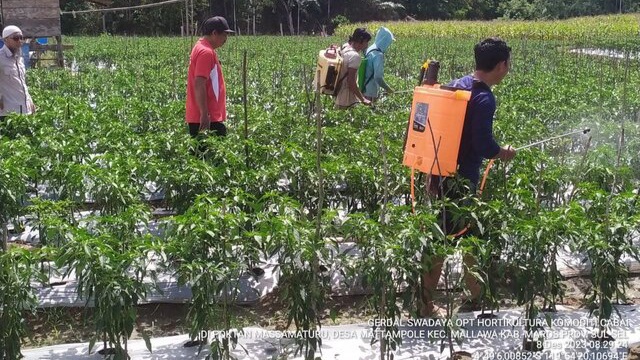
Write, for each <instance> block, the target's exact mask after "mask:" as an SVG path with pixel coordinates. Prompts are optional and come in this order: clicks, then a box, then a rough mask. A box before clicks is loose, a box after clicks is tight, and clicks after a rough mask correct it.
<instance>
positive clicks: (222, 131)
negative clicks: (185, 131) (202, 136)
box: [189, 122, 227, 138]
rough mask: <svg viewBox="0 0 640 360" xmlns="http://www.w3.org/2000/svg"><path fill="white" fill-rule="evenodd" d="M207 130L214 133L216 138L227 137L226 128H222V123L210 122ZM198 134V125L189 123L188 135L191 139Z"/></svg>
mask: <svg viewBox="0 0 640 360" xmlns="http://www.w3.org/2000/svg"><path fill="white" fill-rule="evenodd" d="M209 130H211V131H215V132H216V135H218V136H226V135H227V127H226V126H224V123H223V122H211V124H209ZM199 133H200V124H192V123H189V135H191V137H192V138H195V137H197V136H198V134H199Z"/></svg>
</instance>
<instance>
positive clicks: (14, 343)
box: [0, 247, 45, 360]
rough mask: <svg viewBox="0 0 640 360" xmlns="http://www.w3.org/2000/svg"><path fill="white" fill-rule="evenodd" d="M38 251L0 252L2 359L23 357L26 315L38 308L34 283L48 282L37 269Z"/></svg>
mask: <svg viewBox="0 0 640 360" xmlns="http://www.w3.org/2000/svg"><path fill="white" fill-rule="evenodd" d="M38 257H39V253H38V252H37V251H29V250H25V249H21V248H17V247H13V248H11V249H9V250H8V251H6V252H0V360H14V359H21V358H23V356H22V353H21V351H20V350H21V345H22V344H21V342H22V338H23V337H24V336H26V335H27V329H26V323H25V321H24V315H25V312H31V313H32V314H35V311H36V307H37V305H38V299H37V298H36V296H35V294H34V293H33V290H32V288H31V282H32V281H45V280H44V279H43V274H42V273H41V272H40V271H39V269H38V262H39V261H38V260H39V259H38Z"/></svg>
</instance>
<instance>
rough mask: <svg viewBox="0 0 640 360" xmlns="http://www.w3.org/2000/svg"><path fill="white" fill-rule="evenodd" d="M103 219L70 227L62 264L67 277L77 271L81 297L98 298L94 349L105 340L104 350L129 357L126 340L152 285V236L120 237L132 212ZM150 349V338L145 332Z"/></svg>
mask: <svg viewBox="0 0 640 360" xmlns="http://www.w3.org/2000/svg"><path fill="white" fill-rule="evenodd" d="M121 216H122V217H121V218H119V219H117V220H115V219H116V216H112V217H110V218H104V219H98V223H97V224H95V227H94V228H93V229H92V230H91V231H89V230H87V229H83V228H77V227H76V228H71V229H70V231H69V232H67V234H66V236H67V241H66V245H65V246H64V247H63V248H61V249H60V254H59V257H58V258H57V259H56V266H57V267H58V268H63V267H67V271H66V272H65V274H64V277H67V276H69V275H70V274H71V273H74V274H75V276H76V279H77V283H78V285H77V292H78V296H79V298H81V299H83V300H84V301H85V306H89V304H90V302H91V301H93V307H94V311H93V316H92V321H93V322H94V324H95V334H94V335H93V336H92V337H91V339H90V341H89V351H91V350H92V349H93V347H94V345H95V343H96V342H97V341H100V340H102V342H103V344H104V348H103V350H101V353H102V354H110V355H114V358H115V359H129V358H130V357H129V355H128V354H127V342H128V339H129V337H130V336H131V333H132V332H133V329H134V326H135V322H136V306H137V305H138V303H139V301H140V300H142V299H144V298H145V297H146V294H147V291H148V290H149V289H148V288H149V285H147V284H145V283H144V282H143V280H144V278H145V276H146V275H147V274H148V271H147V267H148V261H149V260H148V252H149V251H150V250H151V249H152V248H153V247H152V243H151V239H150V237H149V236H140V235H136V234H135V232H133V231H132V235H128V236H127V237H126V238H124V239H123V238H121V237H120V236H121V235H122V234H121V233H120V232H119V231H114V229H118V228H119V229H122V227H120V226H118V225H115V226H114V224H127V223H129V222H130V221H131V217H130V216H131V214H128V213H124V214H122V215H121ZM142 335H143V337H144V338H145V341H146V345H147V349H149V351H151V343H150V342H149V339H148V337H147V335H146V333H144V332H143V334H142Z"/></svg>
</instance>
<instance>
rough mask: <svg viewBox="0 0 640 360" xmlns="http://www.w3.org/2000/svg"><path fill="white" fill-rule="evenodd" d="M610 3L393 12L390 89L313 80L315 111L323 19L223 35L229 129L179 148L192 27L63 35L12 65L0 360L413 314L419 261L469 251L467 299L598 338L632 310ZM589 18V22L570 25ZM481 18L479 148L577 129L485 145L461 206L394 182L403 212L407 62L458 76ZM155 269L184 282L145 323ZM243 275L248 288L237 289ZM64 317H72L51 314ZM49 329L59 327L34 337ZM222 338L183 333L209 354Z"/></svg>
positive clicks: (622, 48)
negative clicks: (18, 96)
mask: <svg viewBox="0 0 640 360" xmlns="http://www.w3.org/2000/svg"><path fill="white" fill-rule="evenodd" d="M630 19H631V20H630ZM633 19H636V20H637V17H635V16H623V17H606V18H596V19H595V20H591V21H593V22H590V20H588V19H586V20H582V21H577V22H572V23H570V25H571V26H565V25H562V23H560V24H561V25H558V26H555V27H553V26H548V24H546V23H544V24H540V25H539V27H536V24H531V23H529V24H526V23H525V24H524V25H523V24H522V23H513V24H511V27H509V23H506V24H502V25H501V26H503V27H500V28H497V29H498V30H499V31H498V32H499V33H497V34H496V33H493V32H492V31H493V30H492V29H493V28H491V27H485V26H484V25H483V26H482V27H473V26H469V28H468V29H466V27H467V26H468V24H465V23H441V24H442V26H445V27H447V30H442V31H441V32H437V33H432V34H429V33H426V32H425V30H419V31H418V30H413V32H412V30H408V27H407V28H398V32H397V35H396V38H397V41H396V42H395V43H394V44H393V45H392V46H391V48H390V51H389V53H388V54H387V57H386V63H385V67H386V79H387V81H388V82H389V84H390V85H391V87H392V88H393V89H394V90H396V93H394V94H391V95H388V96H384V97H382V99H381V100H380V101H379V102H378V103H377V104H376V106H375V107H373V108H366V107H355V108H353V109H351V110H349V111H345V112H341V111H337V110H334V109H333V106H332V103H331V98H329V97H327V96H322V97H321V98H320V99H319V103H320V106H319V107H318V106H317V101H316V100H317V99H316V97H315V93H314V89H312V86H311V85H312V84H311V82H312V79H313V73H314V69H315V63H316V56H317V53H318V51H319V50H320V49H323V48H325V47H326V46H327V45H329V44H331V43H335V44H339V43H343V42H344V41H345V38H346V36H343V37H332V38H321V37H284V38H283V37H268V36H260V37H230V38H229V40H228V42H227V44H226V45H225V46H224V47H222V48H221V49H219V51H218V53H219V56H220V59H221V62H222V66H223V70H224V74H225V79H226V82H227V96H228V107H227V109H228V113H229V119H228V121H227V127H228V130H229V133H228V136H227V137H226V138H210V139H208V140H207V148H208V149H209V150H208V151H207V152H206V153H204V154H200V153H197V154H196V155H194V151H196V148H197V145H196V143H195V142H194V141H193V140H191V139H190V137H189V135H188V132H187V130H186V127H185V125H184V98H185V81H186V72H187V68H188V55H189V52H190V49H191V46H192V43H193V42H192V39H189V38H140V37H112V36H101V37H92V38H89V37H71V38H65V42H68V43H72V44H73V45H74V49H73V50H72V51H68V52H66V53H65V56H66V58H67V59H66V60H67V64H68V68H67V69H33V70H30V71H29V73H28V83H29V86H30V91H31V93H32V95H33V97H34V102H35V103H36V105H37V106H38V112H37V113H36V114H35V115H32V116H12V117H9V118H7V119H6V121H5V123H4V124H0V135H1V136H2V137H1V139H0V223H2V224H6V226H5V229H4V231H3V237H6V240H7V250H6V251H2V250H0V315H1V317H2V319H3V321H2V323H1V324H0V359H2V360H4V359H16V358H18V354H19V352H20V351H21V350H20V348H21V346H22V347H23V348H24V347H33V346H40V345H44V344H51V343H52V342H61V343H62V342H86V344H87V346H88V347H90V348H93V350H94V351H98V350H100V349H102V348H103V347H105V346H106V347H107V348H113V349H114V355H113V357H114V358H118V359H120V358H126V354H125V352H126V349H127V340H126V339H128V338H129V337H130V336H132V335H133V337H134V338H139V339H145V342H147V341H148V340H149V338H150V337H157V336H167V335H177V334H180V333H188V334H189V337H190V338H191V339H195V338H196V337H197V334H198V333H199V332H200V331H202V330H211V331H213V330H230V329H237V328H239V327H255V326H261V327H263V328H270V329H278V330H284V329H290V330H300V331H306V332H308V331H312V330H314V329H316V326H318V325H322V326H323V327H324V326H329V325H332V324H334V322H333V321H332V319H337V321H338V322H339V323H341V324H350V323H358V322H365V323H366V322H367V320H369V319H375V318H386V319H399V318H403V319H406V318H415V317H416V311H417V306H418V301H419V295H418V293H417V291H418V290H419V288H420V285H421V284H420V275H421V273H422V272H423V271H424V269H425V266H427V264H428V259H429V258H430V256H433V255H435V254H438V255H441V256H450V257H453V256H454V255H458V256H459V255H460V254H468V255H473V256H475V257H476V258H477V261H478V263H479V264H480V266H479V267H478V268H477V269H471V270H472V271H473V272H475V273H476V274H477V276H478V277H479V278H481V279H482V280H483V283H484V284H485V286H484V288H485V292H484V309H486V310H487V311H486V312H489V309H497V308H500V309H504V308H510V310H511V311H519V310H522V311H521V316H522V317H523V318H525V319H540V318H544V317H545V315H543V313H545V312H544V311H543V310H553V308H554V306H555V305H556V304H564V305H567V306H569V307H570V308H573V309H576V308H578V307H582V308H583V309H588V310H593V312H592V313H590V314H585V316H587V317H591V318H593V319H597V320H598V324H602V325H600V326H596V327H595V328H594V329H589V330H590V331H591V330H593V331H597V335H598V336H599V338H598V341H606V340H607V339H608V336H610V335H612V334H613V332H612V329H611V328H609V327H608V326H607V325H606V324H608V323H607V320H610V319H620V318H623V319H624V318H625V317H626V316H631V315H629V314H631V310H625V306H627V305H624V304H627V303H629V304H635V305H638V304H640V296H639V295H638V279H637V278H636V276H637V272H638V261H639V260H640V253H639V248H638V246H639V241H640V239H639V238H638V225H639V224H640V215H639V213H638V208H639V207H640V204H638V197H639V196H640V194H639V192H638V188H639V187H638V185H639V184H640V158H639V157H638V153H640V140H639V139H640V137H639V135H640V129H639V125H640V92H639V91H638V84H640V56H639V54H638V49H640V40H639V39H638V37H637V34H638V31H637V25H638V22H637V21H636V22H635V26H636V29H635V32H634V29H633V21H632V20H633ZM594 24H606V26H603V27H602V28H603V29H607V31H604V30H603V31H602V32H598V33H593V32H591V29H592V27H593V26H595V25H594ZM393 26H394V24H390V25H389V27H390V28H391V29H392V31H393V30H394V28H393ZM402 26H408V25H406V24H403V25H402ZM415 26H416V27H415V28H416V29H420V27H419V24H416V25H415ZM426 26H438V23H435V25H434V24H429V25H426ZM580 26H582V28H580ZM523 28H524V29H527V28H531V29H533V30H532V33H524V32H523V30H522V29H523ZM352 29H353V26H352V27H347V28H346V29H341V30H339V33H340V34H344V33H345V32H350V31H351V30H352ZM427 29H429V28H427ZM503 29H506V30H503ZM508 29H511V30H512V32H509V31H507V30H508ZM611 29H613V30H611ZM370 30H371V31H375V27H371V28H370ZM494 30H495V29H494ZM465 31H467V32H466V33H465ZM496 31H497V30H496ZM503 31H504V32H503ZM536 31H537V32H536ZM559 32H560V34H561V35H558V33H559ZM465 34H466V35H465ZM536 34H537V35H536ZM616 34H618V35H616ZM429 35H432V36H429ZM488 35H503V36H504V37H505V38H506V40H507V42H508V43H509V45H510V46H511V47H512V49H513V51H512V56H513V61H512V68H511V72H510V74H509V75H508V76H507V78H506V79H505V81H504V82H503V83H502V84H500V85H498V86H496V87H495V88H494V93H495V94H496V98H497V101H498V111H497V114H496V120H495V136H496V138H497V140H498V142H499V143H501V144H512V145H514V146H516V147H518V146H523V145H526V144H529V143H532V142H534V141H537V140H541V139H545V138H548V137H552V136H555V135H559V134H563V133H567V132H570V131H574V130H580V129H585V128H589V129H590V130H591V131H590V132H589V133H588V134H585V135H575V136H571V137H565V138H562V139H558V140H556V141H552V142H548V143H545V145H544V146H536V147H531V148H528V149H526V150H522V151H520V152H519V153H518V155H517V156H516V157H515V159H514V160H513V161H512V162H510V163H509V164H506V165H505V164H504V163H501V162H499V161H498V162H496V165H495V166H494V167H493V169H492V170H491V171H490V172H489V176H488V179H487V185H486V188H485V189H484V192H483V194H482V196H481V197H480V198H478V199H475V200H470V201H469V203H468V205H467V206H464V207H460V208H454V206H453V204H450V203H441V202H438V201H435V200H434V199H429V198H428V196H427V194H426V192H425V189H424V186H423V182H424V177H423V176H420V175H416V188H415V192H416V199H417V203H416V206H415V213H412V209H411V208H412V207H411V197H410V193H411V189H410V173H411V172H410V170H409V169H408V168H406V167H404V166H403V165H402V164H401V159H402V151H403V149H402V146H403V141H404V136H405V132H406V126H407V119H408V116H409V112H410V106H411V97H412V95H411V90H412V89H413V87H414V86H415V84H416V82H417V77H418V73H419V67H420V65H421V64H422V63H423V62H424V60H425V59H436V60H439V61H440V64H441V69H440V82H442V83H446V82H448V81H449V80H451V79H454V78H457V77H461V76H463V75H466V74H468V73H470V72H471V71H472V69H473V57H472V48H473V45H474V44H475V43H476V42H477V41H478V40H480V39H481V38H482V37H484V36H488ZM193 41H195V38H194V39H193ZM593 49H596V50H598V51H595V52H594V51H586V50H593ZM245 54H246V71H244V68H243V63H244V59H245V58H244V57H245ZM245 86H246V93H245V91H244V89H245ZM318 120H320V122H319V121H318ZM319 124H320V126H318V125H319ZM319 169H321V170H319ZM443 206H445V207H447V208H451V209H452V211H454V212H455V213H456V214H458V215H460V216H461V217H463V218H465V219H470V221H471V229H472V232H471V233H472V234H473V236H469V237H465V238H464V239H463V240H462V241H460V242H459V243H455V242H454V241H452V239H450V238H446V237H445V236H444V235H443V232H442V229H440V228H439V227H438V225H437V222H436V215H437V213H438V211H440V209H442V207H443ZM345 249H348V250H345ZM354 249H356V250H354ZM423 254H424V255H423ZM496 256H497V257H499V258H501V260H500V261H496V260H495V258H496ZM560 259H573V260H574V261H575V263H574V264H573V265H576V266H577V267H576V268H573V269H571V267H570V266H564V265H562V264H563V262H562V261H560ZM576 259H577V260H576ZM582 260H584V261H582ZM490 264H493V268H492V271H491V272H489V274H487V271H486V269H488V268H489V267H490V266H489V265H490ZM585 264H588V266H587V265H585ZM459 272H460V269H451V270H450V271H448V274H447V272H446V273H445V275H444V276H443V279H442V281H443V282H442V284H443V287H442V291H441V292H440V295H439V296H438V300H439V304H440V305H441V306H442V307H444V308H447V309H449V312H448V316H449V317H450V318H452V319H455V318H456V317H458V316H459V315H458V311H464V308H462V310H459V309H458V306H459V305H460V303H461V300H462V298H463V297H464V294H463V291H462V290H463V288H464V284H463V282H461V281H460V279H459V276H454V275H458V273H459ZM575 275H582V276H583V277H581V278H579V277H575ZM165 277H170V279H171V281H173V283H175V287H174V288H182V287H184V288H187V289H189V292H188V295H187V296H186V297H182V298H179V300H180V302H181V303H185V304H181V305H179V306H176V307H175V308H174V309H171V310H174V311H167V312H166V317H168V318H171V319H175V321H167V323H170V325H167V328H166V329H162V330H160V331H159V330H158V329H156V328H155V327H154V326H153V325H152V324H149V322H147V321H146V320H148V319H152V318H153V315H150V314H149V313H153V312H154V311H155V310H152V309H154V305H153V304H149V303H162V300H161V299H162V296H168V295H167V294H168V293H167V291H166V289H174V288H164V287H162V286H164V285H160V284H165V282H164V281H165V280H163V279H165ZM569 277H570V278H569ZM265 279H273V282H272V283H269V284H266V285H264V281H265ZM336 279H338V280H336ZM342 280H344V281H342ZM356 282H357V283H356ZM65 284H67V285H69V284H71V285H72V286H70V288H71V289H72V290H73V291H74V294H78V295H80V297H79V298H78V299H75V298H73V299H71V300H70V302H71V303H73V304H65V303H64V302H62V303H56V304H54V305H51V303H48V304H49V305H47V307H48V308H49V309H48V310H46V311H45V310H42V308H43V307H44V306H43V303H44V302H46V301H45V300H46V299H44V298H42V296H41V295H38V294H43V292H42V291H40V289H44V290H46V289H56V287H59V286H61V285H65ZM256 284H263V285H261V286H262V287H261V288H260V289H266V290H264V291H262V290H260V291H257V292H256V291H254V293H252V292H251V288H252V286H253V288H254V289H255V288H257V285H256ZM159 288H162V289H165V291H159ZM338 288H340V289H339V290H340V291H341V292H340V291H338ZM355 288H359V289H361V291H359V293H358V294H356V292H355V290H354V289H355ZM35 289H38V291H39V292H38V291H36V290H35ZM247 289H249V290H247ZM52 291H53V290H52ZM345 292H346V294H345ZM350 292H352V293H353V294H351V297H350V296H349V293H350ZM181 294H182V293H181ZM338 295H347V296H340V297H339V296H338ZM356 295H357V297H356ZM152 297H154V299H160V300H154V301H147V300H149V299H150V298H152ZM174 300H175V299H174ZM176 301H177V300H176ZM265 302H266V304H265ZM143 304H144V305H143ZM239 304H242V307H241V306H240V305H239ZM71 305H74V306H78V307H79V308H78V309H73V310H69V308H68V307H70V306H71ZM85 306H86V309H85ZM164 306H165V309H166V305H164ZM37 309H39V310H37ZM89 309H90V310H89ZM588 310H587V311H588ZM618 310H620V311H621V313H618ZM27 313H30V314H29V315H28V316H27V315H26V314H27ZM272 313H273V314H272ZM460 314H462V313H460ZM620 314H622V315H620ZM625 314H626V315H625ZM463 315H464V316H468V313H465V314H463ZM25 316H27V319H28V320H29V321H27V322H24V321H23V318H24V317H25ZM461 316H462V315H461ZM464 316H463V317H464ZM157 318H158V317H157V316H156V319H157ZM60 319H64V320H62V321H61V320H60ZM71 320H73V321H74V322H77V323H78V324H77V327H76V326H74V328H75V329H77V333H75V334H74V330H70V329H69V327H67V326H66V325H64V326H62V325H61V324H62V323H67V322H68V321H71ZM600 320H602V321H600ZM52 324H57V325H55V326H52ZM396 327H397V326H396V325H394V324H391V325H389V326H388V327H387V326H386V325H385V329H384V330H393V329H395V328H396ZM59 328H60V329H62V328H64V329H65V330H64V332H65V334H66V335H67V336H56V335H51V336H43V335H42V334H41V333H40V334H39V335H38V336H35V337H34V336H33V333H36V334H37V333H38V332H39V331H40V332H41V331H42V330H43V329H47V331H50V332H55V331H57V330H59ZM455 330H456V329H455V327H447V336H446V337H445V338H444V339H443V344H444V348H445V350H444V352H443V356H445V358H446V354H447V353H448V352H452V351H457V350H464V349H465V341H464V339H461V340H462V342H461V343H460V344H458V343H457V342H456V341H455V339H453V338H452V337H451V336H450V335H451V334H452V333H453V332H455ZM528 330H532V329H528ZM30 333H31V334H30ZM30 337H31V339H30ZM34 338H35V339H34ZM43 338H44V339H43ZM388 340H389V341H390V342H391V344H389V342H387V343H386V345H390V346H386V349H384V348H383V349H380V348H377V349H378V350H377V351H380V352H383V353H387V354H391V353H394V352H395V351H398V350H397V348H396V346H394V345H393V342H394V341H398V340H399V339H396V338H392V339H388ZM529 340H531V341H529V342H525V344H527V343H528V344H529V345H528V346H533V345H531V344H532V343H534V341H533V339H529ZM237 341H238V338H237V337H232V338H231V339H229V341H226V339H225V341H223V339H219V341H213V342H212V343H210V344H207V345H204V346H205V347H207V348H208V354H210V355H211V358H213V359H216V358H223V359H227V358H229V356H230V347H232V346H233V345H234V344H235V343H237ZM147 344H151V342H147ZM319 346H320V343H319V342H318V338H317V337H314V336H309V337H301V338H296V339H295V341H294V342H293V348H299V349H301V353H299V354H297V355H300V356H302V357H303V358H306V359H315V357H316V356H320V355H319V354H318V353H317V352H316V350H317V349H318V348H319ZM534 353H535V352H534ZM203 358H204V357H203ZM274 358H277V357H274ZM284 358H286V357H284Z"/></svg>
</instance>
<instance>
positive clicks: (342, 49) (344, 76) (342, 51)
mask: <svg viewBox="0 0 640 360" xmlns="http://www.w3.org/2000/svg"><path fill="white" fill-rule="evenodd" d="M344 50H345V48H344V46H342V47H340V57H342V60H341V62H340V67H341V68H342V67H343V66H345V64H344V56H343V55H342V54H344V53H346V52H349V51H353V52H356V51H355V50H354V49H353V48H349V49H346V51H344ZM347 75H349V69H348V68H347V69H346V70H345V72H344V75H342V77H340V78H338V81H337V82H336V86H335V91H334V92H335V94H336V95H337V94H338V92H339V91H340V87H341V86H342V81H343V80H344V79H345V78H346V77H347Z"/></svg>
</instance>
